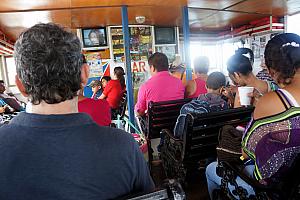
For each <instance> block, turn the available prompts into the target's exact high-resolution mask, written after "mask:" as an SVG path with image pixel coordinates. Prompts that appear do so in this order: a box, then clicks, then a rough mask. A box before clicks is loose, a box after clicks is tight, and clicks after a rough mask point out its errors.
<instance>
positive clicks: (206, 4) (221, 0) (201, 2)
mask: <svg viewBox="0 0 300 200" xmlns="http://www.w3.org/2000/svg"><path fill="white" fill-rule="evenodd" d="M240 1H241V0H188V6H189V7H194V8H212V9H224V8H227V7H229V6H231V5H234V4H236V3H238V2H240Z"/></svg>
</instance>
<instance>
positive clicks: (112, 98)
mask: <svg viewBox="0 0 300 200" xmlns="http://www.w3.org/2000/svg"><path fill="white" fill-rule="evenodd" d="M124 75H125V73H124V70H123V68H122V67H115V68H114V75H113V78H112V80H110V81H109V82H108V83H107V85H106V87H105V88H104V90H103V93H102V94H101V96H100V97H99V99H106V101H107V102H108V104H109V106H110V107H111V108H112V109H118V108H119V105H120V101H121V98H122V96H123V93H124V91H125V88H126V86H125V79H124Z"/></svg>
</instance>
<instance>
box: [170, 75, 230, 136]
mask: <svg viewBox="0 0 300 200" xmlns="http://www.w3.org/2000/svg"><path fill="white" fill-rule="evenodd" d="M225 85H226V78H225V76H224V74H223V73H221V72H213V73H211V74H210V75H209V76H208V77H207V81H206V87H207V91H208V93H207V94H201V95H200V96H199V97H198V99H197V100H192V101H191V102H189V103H186V104H185V105H183V106H182V108H181V110H180V115H179V116H178V118H177V122H176V125H175V128H174V136H175V137H177V138H182V135H183V133H184V132H185V131H184V127H185V117H186V115H187V114H188V113H190V114H192V115H197V114H202V113H208V112H218V111H222V110H226V109H228V108H229V105H228V103H227V102H226V101H225V100H224V99H223V98H222V91H223V88H224V87H225Z"/></svg>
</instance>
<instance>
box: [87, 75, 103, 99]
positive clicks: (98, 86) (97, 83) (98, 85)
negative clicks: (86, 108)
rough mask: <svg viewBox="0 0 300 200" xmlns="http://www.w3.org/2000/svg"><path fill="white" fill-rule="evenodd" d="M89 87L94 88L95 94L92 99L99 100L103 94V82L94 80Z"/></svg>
mask: <svg viewBox="0 0 300 200" xmlns="http://www.w3.org/2000/svg"><path fill="white" fill-rule="evenodd" d="M88 86H89V87H91V88H92V92H93V94H92V97H91V99H98V98H99V97H100V96H101V94H102V90H101V81H99V80H93V81H92V82H91V83H90V84H89V85H88Z"/></svg>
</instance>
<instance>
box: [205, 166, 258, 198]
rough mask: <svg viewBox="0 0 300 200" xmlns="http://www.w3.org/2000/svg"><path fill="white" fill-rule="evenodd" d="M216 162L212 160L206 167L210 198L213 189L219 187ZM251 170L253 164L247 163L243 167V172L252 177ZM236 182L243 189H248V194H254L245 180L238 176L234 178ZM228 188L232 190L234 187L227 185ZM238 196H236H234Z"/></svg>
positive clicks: (219, 180) (252, 169)
mask: <svg viewBox="0 0 300 200" xmlns="http://www.w3.org/2000/svg"><path fill="white" fill-rule="evenodd" d="M217 165H218V163H217V162H212V163H210V164H209V165H208V166H207V168H206V180H207V187H208V193H209V196H210V199H212V194H213V191H214V190H216V189H220V185H221V179H222V178H221V177H219V176H218V175H217V173H216V168H217ZM253 171H254V165H247V166H245V168H244V172H245V173H246V174H247V175H248V176H249V177H252V178H253ZM236 182H237V184H238V185H239V186H242V187H243V188H244V189H246V190H247V191H248V194H249V195H250V194H255V192H254V190H253V188H252V187H251V186H250V185H248V184H247V183H246V182H245V181H243V180H242V179H241V178H240V177H237V178H236ZM228 187H229V190H230V191H233V190H234V189H235V188H234V186H233V185H231V184H229V185H228ZM235 197H236V198H238V197H237V196H235Z"/></svg>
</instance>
